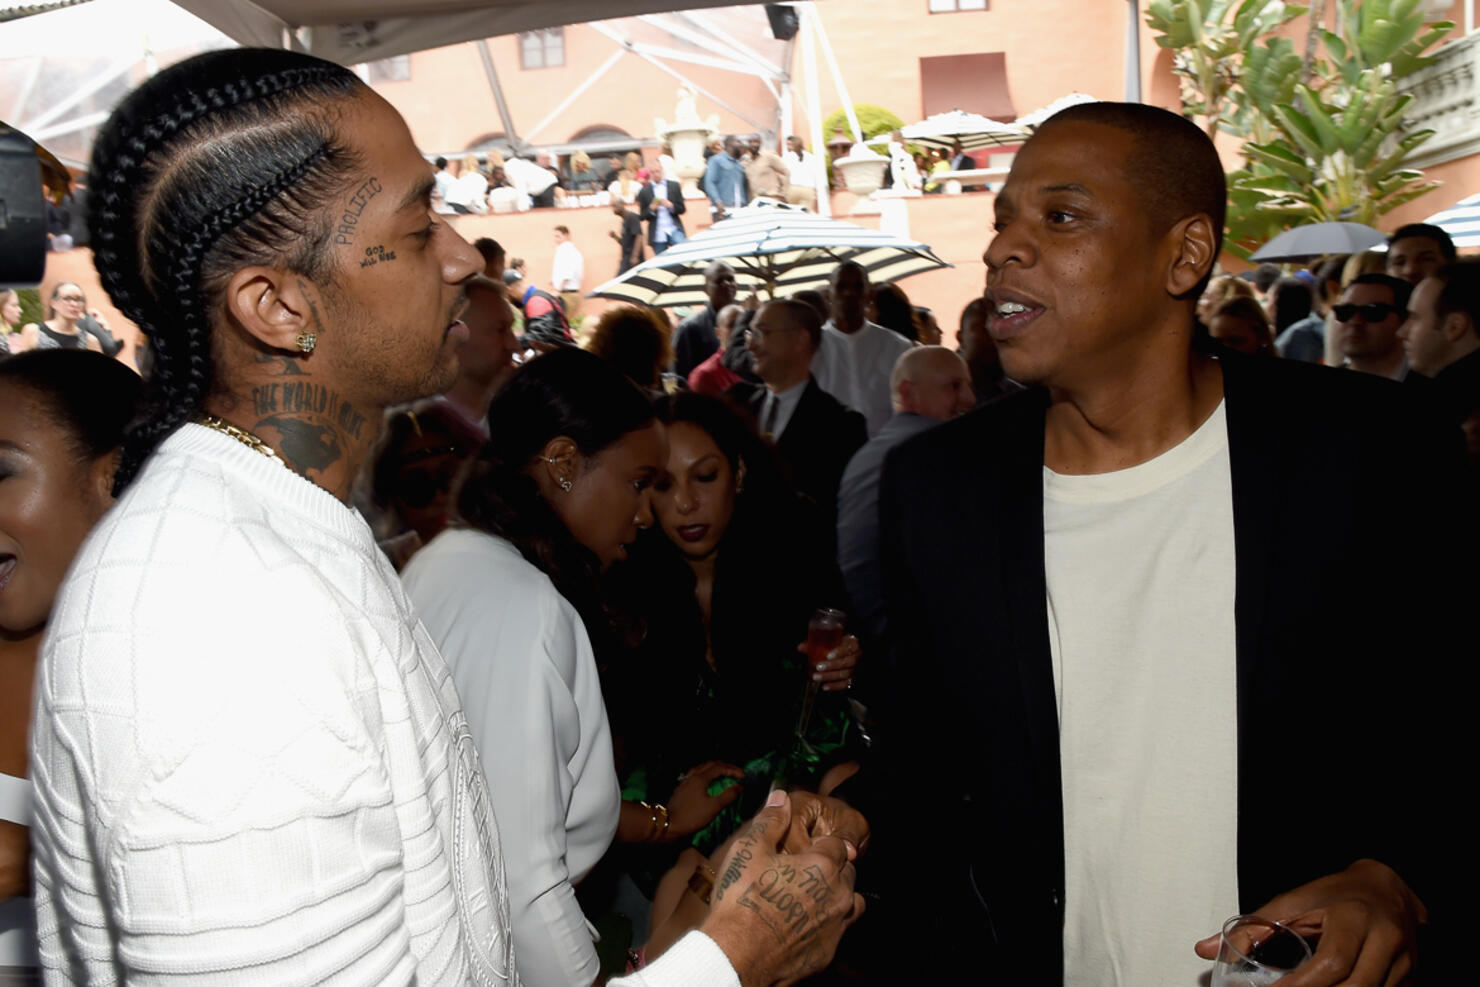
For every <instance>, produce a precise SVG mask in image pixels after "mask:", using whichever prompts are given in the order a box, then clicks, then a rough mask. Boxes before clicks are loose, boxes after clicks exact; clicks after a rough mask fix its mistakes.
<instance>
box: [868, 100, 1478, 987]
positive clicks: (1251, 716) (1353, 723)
mask: <svg viewBox="0 0 1480 987" xmlns="http://www.w3.org/2000/svg"><path fill="white" fill-rule="evenodd" d="M1224 195H1225V193H1224V184H1223V172H1222V167H1221V165H1220V163H1219V160H1218V156H1217V154H1216V152H1215V151H1214V149H1213V146H1212V144H1211V142H1210V141H1208V140H1207V138H1206V136H1205V135H1203V134H1202V133H1201V131H1199V130H1198V129H1197V128H1196V127H1195V126H1193V125H1191V124H1189V123H1187V122H1186V121H1184V120H1182V119H1181V118H1179V117H1177V116H1176V115H1174V114H1170V113H1167V112H1166V111H1163V110H1160V109H1156V108H1153V107H1147V106H1139V105H1125V104H1111V103H1097V104H1093V105H1085V106H1080V107H1075V108H1072V109H1069V110H1066V111H1064V112H1063V113H1061V114H1059V115H1057V116H1056V117H1054V118H1052V119H1051V120H1050V121H1049V122H1047V123H1046V124H1045V125H1044V126H1043V127H1041V128H1040V129H1039V130H1038V132H1037V133H1036V134H1035V136H1034V137H1033V139H1032V140H1031V141H1029V143H1028V144H1027V145H1026V146H1025V147H1024V149H1023V150H1022V151H1021V152H1020V153H1019V155H1018V157H1017V159H1016V161H1015V163H1014V165H1013V169H1012V173H1011V175H1010V176H1009V178H1008V181H1007V184H1006V186H1005V187H1004V189H1003V191H1002V192H1001V194H1000V195H999V197H998V199H997V200H996V203H995V208H996V223H995V226H996V230H997V236H996V238H995V239H994V240H993V241H992V242H991V244H990V246H989V247H988V249H987V253H986V262H987V272H988V273H987V300H988V303H989V305H990V307H991V312H990V316H989V320H988V327H987V328H988V331H989V332H990V333H991V334H992V336H993V338H994V339H996V341H997V344H998V347H999V351H1000V354H1001V359H1002V365H1003V369H1004V370H1005V371H1006V373H1007V374H1008V376H1010V377H1011V378H1013V379H1014V380H1018V381H1022V382H1024V383H1026V384H1029V385H1032V386H1030V388H1029V389H1028V390H1026V391H1024V392H1022V393H1018V394H1013V395H1009V396H1007V397H1004V398H1003V399H1001V400H1000V401H998V402H994V403H993V404H990V405H988V406H986V407H984V408H980V409H978V410H977V411H975V412H972V413H971V414H968V415H966V416H964V417H963V418H960V419H957V420H955V421H953V422H947V423H944V424H942V425H940V426H938V427H937V428H934V429H931V430H930V431H927V432H925V433H923V434H921V435H920V436H918V437H916V438H914V439H911V440H909V441H907V442H906V443H904V444H903V445H902V446H900V447H899V448H898V449H896V450H895V451H894V452H893V453H892V454H891V455H890V457H889V458H888V460H887V461H886V465H885V470H884V479H883V485H882V490H881V507H880V518H881V525H882V530H883V532H884V558H885V572H886V580H887V582H886V607H887V613H888V620H889V628H890V635H891V639H892V642H893V648H892V653H891V656H890V667H889V670H888V672H889V679H888V683H887V687H886V688H882V689H879V690H878V697H877V706H876V708H875V710H874V711H875V712H876V715H877V718H878V723H877V726H876V729H875V730H874V732H873V736H874V739H875V748H874V749H875V752H876V754H877V756H878V759H879V763H878V764H876V765H874V766H873V767H872V768H871V769H870V770H868V771H865V772H864V773H863V774H862V775H860V776H859V777H858V778H855V779H854V781H852V782H849V783H848V784H846V785H845V786H844V787H843V789H842V790H840V791H839V794H841V795H844V796H845V797H848V798H850V800H851V801H853V802H855V804H858V805H859V806H860V807H861V808H864V810H865V811H866V812H867V811H868V809H869V806H870V805H871V804H872V805H876V806H877V807H878V808H879V812H878V813H877V817H876V815H870V818H871V819H872V820H874V822H875V848H876V853H875V855H874V857H875V859H874V860H872V861H871V863H872V864H873V865H874V866H876V867H878V866H880V865H881V863H883V865H884V869H885V870H886V872H887V873H888V874H889V875H890V879H889V880H888V881H886V882H885V887H884V889H883V904H884V906H885V907H881V908H879V909H877V911H878V913H879V915H878V916H876V918H877V919H882V917H883V915H884V914H885V912H886V910H887V911H889V912H892V913H893V915H894V917H895V918H896V919H897V921H898V926H897V927H892V928H891V930H890V931H891V933H892V935H893V936H894V937H895V938H902V939H903V940H904V941H909V942H917V943H918V942H922V941H925V940H924V937H926V936H928V937H929V938H930V939H932V940H934V941H942V942H949V943H953V944H957V945H960V946H962V947H964V946H966V945H967V944H969V946H970V949H971V951H972V954H973V964H974V966H975V967H976V968H977V969H980V970H982V971H983V975H984V976H986V975H988V974H990V975H991V976H992V977H993V978H995V979H994V980H993V982H1001V983H1018V984H1060V983H1069V984H1125V985H1131V984H1142V983H1159V984H1178V985H1180V984H1188V985H1190V984H1192V983H1195V982H1197V977H1198V976H1200V975H1202V974H1205V972H1206V970H1207V961H1208V960H1209V959H1211V958H1212V957H1213V956H1214V955H1215V953H1216V951H1217V945H1218V938H1217V932H1218V928H1219V923H1220V922H1221V921H1222V919H1223V918H1225V917H1227V916H1230V915H1233V914H1236V913H1239V912H1253V911H1255V910H1258V911H1259V913H1260V914H1261V915H1264V916H1266V917H1268V918H1273V919H1279V920H1282V921H1285V922H1291V923H1294V924H1296V925H1297V926H1298V927H1300V928H1301V929H1302V930H1303V931H1305V932H1307V933H1309V934H1313V935H1317V936H1319V941H1318V943H1317V945H1316V953H1315V960H1314V961H1313V962H1312V963H1311V964H1309V965H1308V966H1307V968H1306V969H1305V970H1302V971H1301V973H1300V974H1299V975H1297V976H1296V977H1292V978H1291V979H1290V980H1289V983H1291V984H1292V985H1295V984H1298V985H1299V987H1331V985H1335V984H1352V985H1357V984H1360V985H1363V987H1380V985H1394V984H1397V983H1399V982H1400V981H1401V980H1402V979H1403V978H1404V977H1405V976H1406V974H1407V971H1408V970H1410V969H1411V968H1412V966H1413V964H1414V962H1415V958H1416V956H1417V953H1418V950H1417V943H1418V939H1419V937H1418V935H1417V933H1416V931H1415V930H1416V929H1417V927H1418V926H1420V925H1422V924H1424V923H1425V921H1426V920H1429V919H1430V918H1431V919H1432V927H1431V928H1430V929H1429V930H1428V932H1426V933H1425V935H1426V937H1427V938H1426V940H1425V948H1426V954H1427V955H1426V956H1425V963H1424V968H1425V970H1426V972H1428V973H1437V974H1438V976H1437V977H1436V978H1435V979H1434V980H1433V982H1436V983H1446V982H1450V981H1449V980H1448V979H1446V976H1445V974H1444V967H1443V965H1442V958H1443V954H1442V952H1440V953H1438V954H1435V951H1434V950H1432V949H1429V948H1428V947H1429V945H1430V944H1434V945H1442V939H1441V937H1442V935H1443V934H1444V930H1445V929H1446V928H1452V927H1453V926H1454V925H1455V924H1459V923H1458V921H1457V917H1456V915H1455V912H1454V910H1453V901H1452V895H1451V892H1450V890H1449V887H1448V883H1449V881H1450V880H1451V879H1450V878H1448V877H1447V876H1446V872H1445V868H1444V866H1443V865H1445V864H1448V866H1449V867H1450V868H1452V866H1453V864H1452V863H1449V862H1448V861H1446V856H1447V855H1450V854H1453V855H1455V856H1458V855H1459V847H1458V844H1457V842H1456V841H1455V840H1454V833H1453V829H1454V825H1455V824H1454V822H1453V815H1454V814H1453V813H1452V812H1450V811H1446V808H1445V807H1444V806H1443V804H1442V803H1443V800H1444V797H1445V790H1444V789H1443V788H1442V787H1441V786H1440V784H1439V783H1438V780H1437V778H1436V775H1437V770H1436V768H1437V764H1438V762H1439V760H1440V758H1441V757H1442V754H1441V753H1440V752H1441V751H1445V750H1449V749H1452V745H1451V740H1450V737H1449V736H1448V734H1449V733H1450V732H1451V731H1452V730H1453V729H1454V727H1455V725H1456V721H1457V720H1458V719H1459V717H1458V716H1457V715H1456V713H1455V712H1454V711H1451V710H1449V709H1447V708H1445V707H1446V706H1447V705H1448V702H1449V700H1447V699H1446V696H1453V695H1455V694H1456V693H1458V694H1460V695H1464V696H1466V697H1468V690H1467V689H1466V688H1465V684H1466V683H1461V682H1460V681H1459V679H1461V678H1462V677H1463V678H1466V681H1467V676H1468V665H1469V663H1468V662H1461V663H1459V664H1458V665H1456V664H1455V663H1454V661H1453V657H1454V656H1458V655H1462V654H1468V653H1473V641H1471V642H1469V645H1470V646H1469V648H1468V649H1466V647H1465V638H1464V637H1463V635H1462V634H1461V633H1460V631H1459V628H1458V627H1457V626H1456V621H1455V619H1454V615H1457V614H1459V613H1463V612H1464V605H1463V604H1461V603H1460V601H1462V600H1468V601H1471V605H1472V603H1473V599H1474V598H1475V593H1476V590H1475V583H1474V579H1473V575H1472V573H1470V572H1469V571H1468V569H1469V567H1467V566H1465V565H1463V564H1461V562H1460V560H1461V559H1463V558H1464V557H1465V553H1466V552H1468V551H1470V550H1471V548H1470V546H1471V545H1472V544H1473V535H1472V534H1470V533H1468V532H1455V531H1453V530H1449V529H1448V526H1449V525H1452V524H1453V521H1454V519H1453V516H1452V515H1447V514H1446V515H1445V516H1444V517H1443V519H1442V520H1439V519H1436V518H1435V517H1434V515H1439V514H1444V513H1445V512H1441V511H1430V512H1428V515H1429V516H1427V517H1412V516H1411V515H1410V518H1411V519H1412V520H1413V522H1414V524H1415V526H1416V527H1417V528H1422V529H1425V530H1422V531H1419V530H1408V531H1405V533H1404V534H1405V537H1401V538H1389V539H1381V538H1362V537H1358V533H1359V532H1361V531H1363V530H1367V529H1368V528H1370V525H1371V523H1372V520H1373V519H1374V518H1381V517H1388V516H1390V514H1391V510H1392V509H1393V508H1392V505H1393V504H1396V503H1410V504H1412V503H1424V504H1445V503H1461V502H1462V500H1461V494H1460V490H1461V484H1462V482H1463V480H1462V468H1461V465H1460V464H1461V457H1460V455H1459V447H1458V441H1457V436H1456V435H1454V434H1452V432H1446V431H1445V430H1443V429H1441V428H1439V427H1437V426H1435V425H1434V424H1433V423H1432V422H1431V421H1430V420H1429V419H1427V418H1426V417H1424V415H1423V413H1422V412H1421V411H1420V410H1419V409H1418V408H1417V407H1416V406H1415V405H1413V404H1411V403H1410V402H1411V399H1410V397H1409V395H1408V394H1406V393H1405V392H1404V391H1403V389H1402V388H1400V387H1398V386H1397V385H1395V384H1391V383H1389V382H1384V381H1381V380H1378V379H1375V378H1367V377H1363V376H1361V375H1357V374H1338V373H1336V372H1334V371H1330V370H1324V369H1322V368H1318V367H1312V366H1309V365H1305V364H1296V363H1286V362H1285V361H1274V360H1263V361H1260V360H1251V359H1246V358H1240V357H1238V356H1237V355H1235V354H1228V355H1220V356H1219V357H1218V358H1217V359H1213V358H1212V357H1210V356H1208V355H1205V354H1203V353H1201V352H1199V351H1198V350H1197V349H1195V348H1194V346H1193V305H1194V303H1195V300H1196V299H1197V297H1198V294H1199V292H1200V291H1201V289H1202V287H1203V286H1204V285H1205V284H1206V281H1207V279H1208V276H1209V272H1210V271H1211V268H1212V266H1213V263H1214V261H1215V259H1216V257H1217V254H1218V249H1219V245H1220V238H1221V231H1222V229H1223V220H1224V208H1225V207H1224V202H1225V199H1224ZM1405 491H1406V494H1405V493H1404V492H1405ZM1315 505H1319V506H1318V507H1317V506H1315ZM1313 509H1315V510H1317V512H1318V514H1319V523H1312V515H1311V511H1312V510H1313ZM1464 513H1465V514H1466V515H1467V517H1468V516H1472V512H1464ZM1441 526H1443V527H1444V528H1445V529H1446V530H1448V534H1447V535H1445V534H1440V531H1439V529H1440V527H1441ZM1379 601H1380V602H1379ZM1379 723H1380V724H1381V726H1380V727H1376V724H1379ZM905 791H908V792H912V793H928V794H929V797H928V798H926V797H924V796H923V794H922V796H921V797H917V798H910V799H901V798H900V797H899V795H900V793H901V792H905ZM881 796H882V797H881ZM890 807H893V808H894V811H887V810H889V809H890ZM922 826H924V827H925V828H926V831H928V832H929V833H938V834H941V835H942V836H946V835H947V834H948V835H949V838H950V839H951V840H952V842H953V843H954V845H956V846H958V847H959V848H960V849H961V860H960V861H959V863H958V864H957V865H955V866H953V867H946V868H942V869H941V870H940V871H938V872H936V873H934V874H932V875H928V876H926V877H925V878H924V879H921V878H920V877H919V876H918V875H911V874H909V873H908V872H907V870H900V871H899V872H897V873H896V872H894V871H893V870H891V869H889V868H888V865H887V860H886V861H882V862H881V860H880V859H879V858H880V856H881V854H884V853H887V850H886V848H887V847H889V846H890V845H891V844H892V845H894V846H896V847H899V848H900V849H901V850H902V851H903V852H904V853H905V854H908V853H909V852H911V848H913V847H917V846H918V845H919V843H918V842H917V841H918V840H919V838H920V836H921V827H922ZM927 895H933V896H936V899H937V900H938V899H939V898H940V897H944V898H946V899H948V902H949V903H947V904H945V905H944V906H942V907H934V908H930V909H928V910H927V909H921V908H920V907H918V903H919V902H923V901H926V900H931V899H930V898H927V897H926V896H927ZM871 911H875V910H873V909H871ZM922 913H924V914H922ZM1208 936H1210V937H1211V938H1204V937H1208ZM1194 944H1196V952H1197V955H1194V954H1193V947H1194ZM914 955H915V956H916V957H919V956H920V955H921V953H920V952H916V953H915V954H914ZM931 955H933V954H930V953H928V952H927V955H926V958H925V962H926V964H927V965H929V964H932V963H933V964H935V965H939V966H945V967H946V968H947V969H949V968H950V967H951V966H954V965H955V963H956V960H955V959H954V958H953V959H951V960H950V961H949V964H947V963H946V961H943V960H933V959H931ZM1199 957H1201V958H1199ZM915 972H917V973H919V972H920V971H918V970H917V971H915ZM922 982H924V980H922Z"/></svg>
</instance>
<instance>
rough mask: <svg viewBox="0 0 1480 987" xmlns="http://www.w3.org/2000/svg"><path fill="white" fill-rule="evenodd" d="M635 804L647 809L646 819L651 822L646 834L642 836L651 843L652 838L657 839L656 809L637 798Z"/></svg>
mask: <svg viewBox="0 0 1480 987" xmlns="http://www.w3.org/2000/svg"><path fill="white" fill-rule="evenodd" d="M637 804H638V805H640V806H642V807H643V808H644V809H646V810H647V812H648V820H649V821H650V822H651V823H652V828H650V829H649V830H648V834H647V836H646V837H645V838H644V839H645V840H646V841H647V842H648V843H651V842H653V840H655V839H657V836H658V810H657V809H655V808H653V807H652V806H650V805H648V804H647V803H646V802H643V801H641V800H639V801H638V803H637Z"/></svg>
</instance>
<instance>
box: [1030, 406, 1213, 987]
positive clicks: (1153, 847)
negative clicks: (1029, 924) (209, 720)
mask: <svg viewBox="0 0 1480 987" xmlns="http://www.w3.org/2000/svg"><path fill="white" fill-rule="evenodd" d="M1043 493H1044V503H1043V510H1044V557H1045V564H1046V576H1047V586H1048V620H1049V641H1050V647H1051V650H1052V656H1053V674H1054V687H1055V691H1056V693H1057V696H1058V709H1059V746H1060V760H1061V764H1062V780H1063V795H1064V865H1065V889H1064V893H1065V909H1066V915H1065V921H1064V983H1065V985H1066V987H1117V985H1119V987H1146V985H1150V984H1156V985H1164V987H1196V985H1198V984H1199V983H1200V979H1199V978H1200V977H1201V976H1202V975H1203V974H1204V973H1205V972H1206V971H1207V970H1208V968H1209V964H1208V962H1207V961H1206V960H1202V959H1199V958H1198V957H1197V956H1196V954H1195V953H1194V952H1193V944H1194V943H1195V942H1196V941H1197V940H1199V939H1201V938H1203V937H1204V936H1207V935H1209V934H1212V933H1215V932H1217V931H1218V929H1219V928H1220V927H1221V925H1222V922H1223V920H1224V919H1226V918H1228V917H1229V916H1231V915H1234V914H1236V913H1237V911H1238V869H1237V863H1238V861H1237V837H1238V770H1237V769H1238V746H1237V718H1236V712H1237V695H1236V690H1235V663H1236V658H1235V650H1234V586H1235V584H1234V574H1235V563H1234V535H1233V494H1232V479H1231V474H1230V470H1229V459H1228V431H1227V424H1226V419H1225V416H1224V408H1223V405H1222V404H1221V403H1220V404H1219V406H1218V408H1217V409H1216V410H1215V411H1214V412H1213V414H1212V415H1211V416H1209V418H1208V420H1207V421H1206V422H1204V423H1203V424H1202V425H1201V426H1200V427H1199V428H1198V429H1197V430H1196V431H1195V432H1194V433H1193V434H1192V435H1190V436H1188V437H1187V438H1186V439H1185V440H1183V441H1182V442H1181V443H1180V444H1178V445H1177V446H1175V447H1173V448H1172V449H1169V450H1167V451H1166V452H1164V453H1162V454H1161V455H1159V456H1157V457H1156V458H1155V459H1152V460H1150V461H1148V462H1145V463H1141V464H1140V465H1137V466H1133V467H1131V468H1130V469H1125V470H1118V471H1116V472H1113V473H1101V474H1094V475H1083V476H1066V475H1061V474H1058V473H1054V472H1052V471H1051V470H1049V469H1047V468H1045V469H1044V472H1043Z"/></svg>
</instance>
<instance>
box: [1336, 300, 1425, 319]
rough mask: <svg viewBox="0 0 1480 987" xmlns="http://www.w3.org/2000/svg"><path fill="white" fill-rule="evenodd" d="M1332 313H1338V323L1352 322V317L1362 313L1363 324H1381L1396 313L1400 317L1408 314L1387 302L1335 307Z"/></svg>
mask: <svg viewBox="0 0 1480 987" xmlns="http://www.w3.org/2000/svg"><path fill="white" fill-rule="evenodd" d="M1331 311H1333V312H1335V313H1336V320H1337V321H1338V322H1350V321H1351V320H1352V316H1354V315H1356V314H1357V313H1358V312H1361V313H1362V321H1363V322H1381V321H1382V320H1383V319H1386V318H1387V317H1388V316H1389V315H1392V314H1393V313H1394V312H1397V313H1398V314H1399V315H1405V314H1407V313H1406V312H1405V311H1404V310H1403V309H1401V308H1399V307H1398V306H1396V305H1389V304H1387V303H1386V302H1368V303H1367V304H1366V305H1333V306H1331Z"/></svg>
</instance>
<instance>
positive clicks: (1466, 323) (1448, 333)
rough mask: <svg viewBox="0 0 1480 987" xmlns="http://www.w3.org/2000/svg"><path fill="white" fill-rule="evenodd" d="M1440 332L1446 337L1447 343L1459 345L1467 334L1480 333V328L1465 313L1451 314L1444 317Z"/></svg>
mask: <svg viewBox="0 0 1480 987" xmlns="http://www.w3.org/2000/svg"><path fill="white" fill-rule="evenodd" d="M1439 332H1440V334H1442V335H1443V336H1444V339H1445V340H1446V341H1448V342H1450V343H1457V342H1459V341H1460V340H1461V339H1463V338H1464V336H1465V333H1467V332H1474V333H1480V328H1477V327H1476V326H1475V324H1474V323H1473V322H1471V321H1470V317H1469V316H1468V315H1466V314H1465V313H1464V312H1450V313H1449V314H1448V315H1446V316H1444V321H1443V323H1441V324H1440V326H1439Z"/></svg>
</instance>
